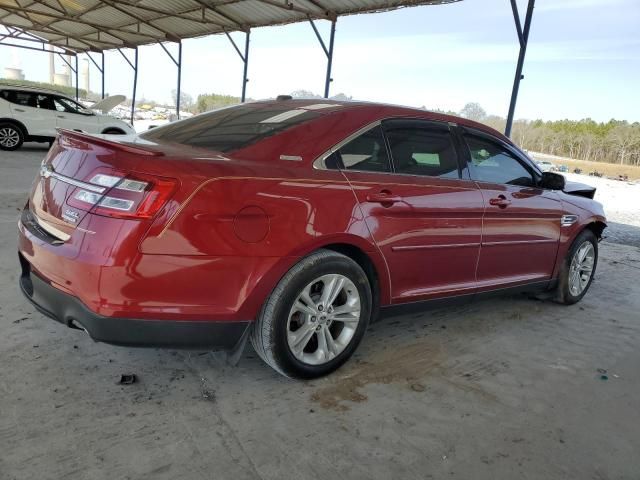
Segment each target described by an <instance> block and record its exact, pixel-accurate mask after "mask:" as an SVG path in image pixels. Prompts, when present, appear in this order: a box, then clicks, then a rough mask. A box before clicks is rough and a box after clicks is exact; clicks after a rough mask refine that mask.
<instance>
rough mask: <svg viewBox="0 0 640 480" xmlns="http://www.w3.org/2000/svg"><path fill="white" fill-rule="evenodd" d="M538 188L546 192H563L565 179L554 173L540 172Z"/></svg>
mask: <svg viewBox="0 0 640 480" xmlns="http://www.w3.org/2000/svg"><path fill="white" fill-rule="evenodd" d="M539 186H540V187H541V188H546V189H548V190H564V186H565V178H564V176H563V175H560V174H559V173H554V172H542V178H541V179H540V184H539Z"/></svg>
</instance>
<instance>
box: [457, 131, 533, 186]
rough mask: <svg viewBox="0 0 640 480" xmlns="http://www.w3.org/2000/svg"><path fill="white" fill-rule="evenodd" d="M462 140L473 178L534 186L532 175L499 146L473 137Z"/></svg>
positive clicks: (469, 136)
mask: <svg viewBox="0 0 640 480" xmlns="http://www.w3.org/2000/svg"><path fill="white" fill-rule="evenodd" d="M464 139H465V141H466V142H467V146H468V147H469V153H470V154H471V167H472V171H473V177H474V178H475V179H476V180H478V181H481V182H489V183H502V184H507V185H519V186H523V187H532V186H535V181H534V178H533V175H532V174H531V172H530V171H529V170H527V169H526V168H525V167H524V165H522V164H521V163H520V161H518V160H517V159H516V158H515V157H513V156H512V155H511V154H510V153H509V152H508V151H507V150H506V149H504V148H503V147H501V146H500V145H499V144H497V143H494V142H491V141H489V140H486V139H484V138H480V137H477V136H474V135H469V134H465V135H464Z"/></svg>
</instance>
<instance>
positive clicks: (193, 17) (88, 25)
mask: <svg viewBox="0 0 640 480" xmlns="http://www.w3.org/2000/svg"><path fill="white" fill-rule="evenodd" d="M457 1H461V0H171V1H166V0H138V1H135V0H130V1H115V0H0V25H5V26H8V27H16V28H19V29H21V30H24V31H25V32H28V33H29V34H32V35H35V36H37V37H39V38H42V39H45V40H46V41H48V42H49V43H51V44H54V45H57V46H59V47H62V48H65V49H68V50H72V51H87V50H89V51H101V50H109V49H113V48H119V47H120V48H122V47H136V46H139V45H146V44H150V43H157V42H164V41H180V40H182V39H185V38H193V37H200V36H204V35H211V34H216V33H224V32H232V31H247V30H248V29H250V28H252V27H264V26H271V25H283V24H287V23H293V22H301V21H305V20H308V19H314V20H319V19H326V20H332V19H335V18H336V17H338V16H341V15H351V14H355V13H366V12H378V11H385V10H393V9H397V8H403V7H410V6H417V5H438V4H445V3H453V2H457Z"/></svg>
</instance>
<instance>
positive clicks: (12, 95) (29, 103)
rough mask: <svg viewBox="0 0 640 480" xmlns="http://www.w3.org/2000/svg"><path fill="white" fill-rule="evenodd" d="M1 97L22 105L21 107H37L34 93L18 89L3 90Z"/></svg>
mask: <svg viewBox="0 0 640 480" xmlns="http://www.w3.org/2000/svg"><path fill="white" fill-rule="evenodd" d="M2 98H4V99H5V100H7V101H8V102H11V103H15V104H16V105H22V106H23V107H33V108H38V101H37V99H36V94H35V93H31V92H23V91H20V90H3V91H2Z"/></svg>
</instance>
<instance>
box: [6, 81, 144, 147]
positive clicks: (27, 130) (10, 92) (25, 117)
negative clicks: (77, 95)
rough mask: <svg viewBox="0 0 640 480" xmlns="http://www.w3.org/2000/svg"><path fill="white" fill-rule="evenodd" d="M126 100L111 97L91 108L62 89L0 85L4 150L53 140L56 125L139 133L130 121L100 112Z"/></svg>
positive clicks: (96, 130)
mask: <svg viewBox="0 0 640 480" xmlns="http://www.w3.org/2000/svg"><path fill="white" fill-rule="evenodd" d="M123 100H124V97H123V96H117V97H108V98H105V99H104V100H102V101H100V102H98V103H96V104H95V105H93V106H92V107H91V109H88V108H86V107H84V106H83V105H82V104H80V103H78V102H76V101H75V100H72V99H71V98H68V97H65V96H64V95H62V94H60V93H59V92H54V91H50V90H44V89H40V88H34V87H22V86H9V85H0V150H17V149H18V148H20V147H21V146H22V144H23V143H24V142H52V141H53V139H54V138H55V136H56V128H66V129H69V130H76V131H81V132H87V133H107V134H118V135H123V134H132V133H135V131H134V130H133V127H132V126H131V125H129V124H128V123H126V122H123V121H122V120H118V119H117V118H114V117H110V116H108V115H101V114H99V113H96V112H98V111H103V112H104V113H106V112H108V111H109V110H111V109H112V108H113V107H115V106H116V105H118V104H120V103H122V101H123Z"/></svg>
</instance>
